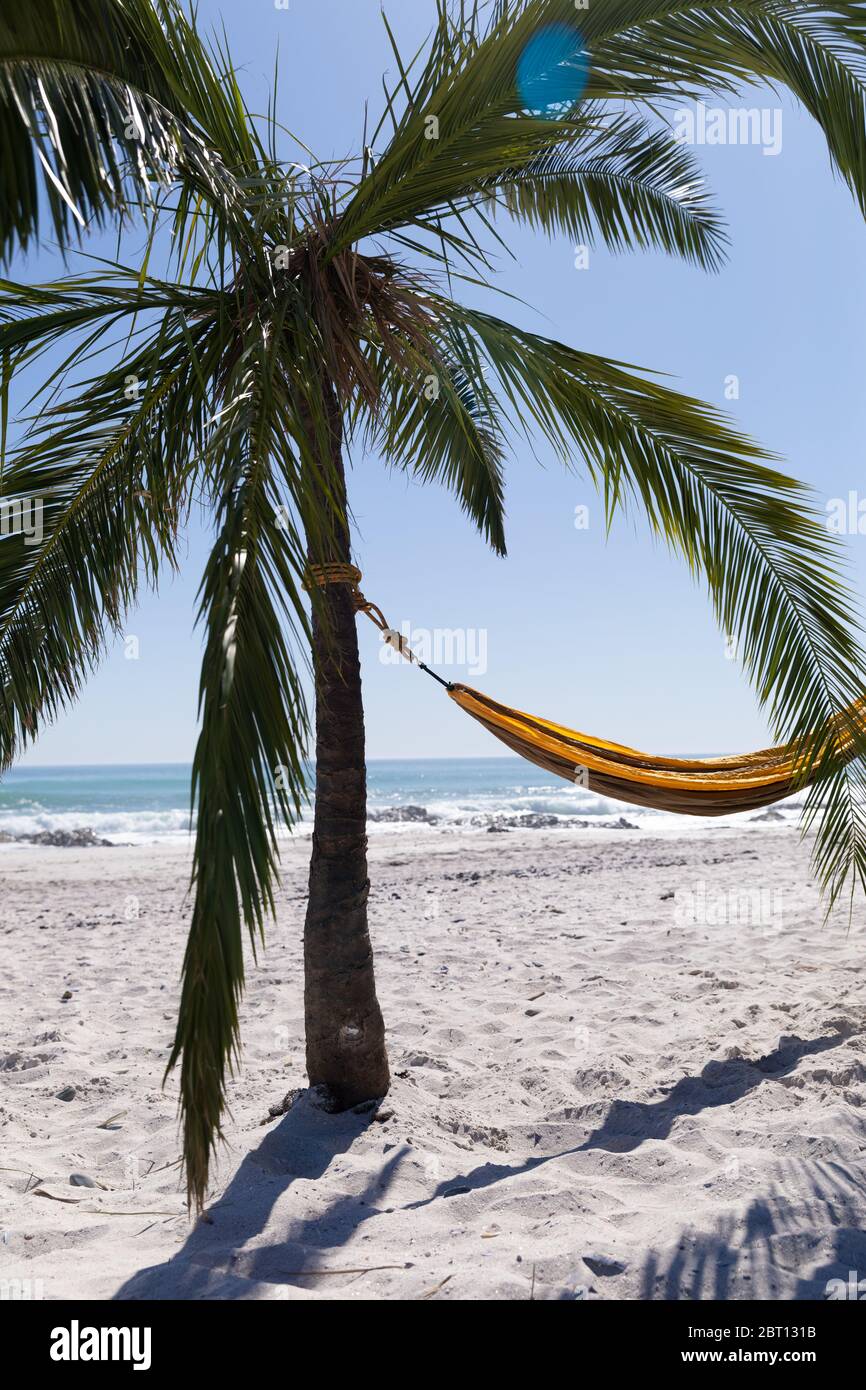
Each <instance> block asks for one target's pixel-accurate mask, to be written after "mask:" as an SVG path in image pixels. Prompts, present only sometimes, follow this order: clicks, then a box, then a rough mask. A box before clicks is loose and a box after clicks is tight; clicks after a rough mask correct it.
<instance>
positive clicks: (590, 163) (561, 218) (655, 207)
mask: <svg viewBox="0 0 866 1390" xmlns="http://www.w3.org/2000/svg"><path fill="white" fill-rule="evenodd" d="M490 187H491V201H492V203H493V206H494V208H498V207H502V208H504V210H505V211H506V212H507V213H509V214H510V215H511V216H512V217H513V218H514V219H515V220H517V221H520V222H525V223H526V224H528V225H529V226H530V227H533V228H538V229H540V230H541V231H543V232H546V233H547V234H548V235H549V236H553V235H555V234H556V233H558V232H564V233H565V234H566V236H568V237H570V238H572V239H573V240H574V241H575V242H579V243H581V244H586V245H588V246H592V245H594V244H595V241H596V239H597V238H600V239H601V240H602V241H603V243H604V244H605V246H607V247H608V249H609V250H611V251H633V250H637V249H640V250H644V249H646V248H648V247H656V248H658V249H660V250H662V251H665V252H667V253H668V254H669V255H676V256H680V257H681V258H682V259H684V260H687V261H692V262H694V263H695V264H696V265H699V266H702V267H703V268H704V269H705V270H716V269H718V267H719V265H720V264H721V262H722V260H723V258H724V254H725V250H726V247H727V240H728V238H727V236H726V234H725V231H724V227H723V223H722V220H721V218H720V216H719V213H718V212H717V210H716V209H715V208H714V206H713V204H712V201H711V199H710V196H709V193H708V190H707V186H706V182H705V180H704V177H703V175H702V173H701V170H700V167H699V166H698V164H697V163H696V161H695V160H694V158H693V156H692V154H691V152H690V151H689V150H687V149H686V148H685V146H683V145H678V144H677V143H675V141H674V140H673V139H672V137H671V135H670V133H669V132H667V131H664V130H662V129H654V128H653V127H652V126H650V125H649V123H648V122H647V121H645V120H643V119H641V118H640V117H634V116H629V115H622V114H621V115H609V116H605V115H604V114H603V113H602V112H601V111H600V110H599V113H598V115H597V117H590V118H588V119H587V129H586V130H585V131H583V132H582V133H581V134H580V136H579V137H577V138H575V139H574V140H572V141H571V142H568V143H564V144H560V145H559V146H558V147H557V148H556V149H555V150H552V151H551V152H550V153H549V154H545V155H542V156H541V157H539V158H538V159H535V160H532V161H531V163H529V164H527V165H524V166H523V167H522V168H519V169H516V170H515V171H514V173H513V176H510V175H509V172H508V171H507V170H504V171H501V172H498V173H497V174H496V175H495V176H494V177H493V178H492V179H491V181H490Z"/></svg>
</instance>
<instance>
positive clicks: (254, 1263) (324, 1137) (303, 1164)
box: [115, 1033, 866, 1299]
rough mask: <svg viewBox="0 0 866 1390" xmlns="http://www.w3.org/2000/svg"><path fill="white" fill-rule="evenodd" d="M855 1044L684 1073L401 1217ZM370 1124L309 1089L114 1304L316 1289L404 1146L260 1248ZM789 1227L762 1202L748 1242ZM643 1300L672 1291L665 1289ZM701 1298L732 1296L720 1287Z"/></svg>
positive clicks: (815, 1043) (649, 1128) (789, 1045)
mask: <svg viewBox="0 0 866 1390" xmlns="http://www.w3.org/2000/svg"><path fill="white" fill-rule="evenodd" d="M846 1038H847V1034H843V1033H834V1034H831V1035H828V1036H825V1037H821V1038H815V1039H812V1040H810V1041H805V1040H803V1039H801V1038H797V1037H787V1038H783V1039H782V1040H781V1042H780V1044H779V1047H778V1048H777V1049H776V1050H775V1051H774V1052H771V1053H769V1054H767V1055H766V1056H764V1057H759V1058H757V1059H756V1060H754V1061H751V1060H749V1059H747V1058H735V1059H731V1060H728V1061H724V1062H717V1061H711V1062H709V1063H708V1064H707V1065H706V1066H705V1067H704V1068H703V1069H702V1071H701V1073H700V1075H699V1076H686V1077H683V1078H682V1079H681V1080H680V1081H678V1082H677V1083H676V1085H675V1086H673V1087H672V1089H671V1090H670V1092H669V1093H668V1094H667V1095H666V1096H665V1097H664V1099H663V1100H661V1101H658V1102H654V1103H649V1104H648V1103H643V1102H638V1101H619V1100H616V1101H614V1102H613V1103H612V1105H611V1107H610V1109H609V1111H608V1114H607V1116H606V1117H605V1120H604V1123H603V1124H602V1125H601V1126H600V1127H599V1128H597V1129H595V1130H593V1131H592V1132H591V1133H590V1134H589V1135H588V1136H587V1137H586V1138H585V1139H584V1140H583V1142H582V1143H580V1144H576V1145H573V1146H572V1147H570V1148H567V1149H558V1150H557V1151H556V1152H553V1153H540V1154H538V1155H537V1156H530V1157H529V1158H527V1159H524V1160H522V1161H520V1162H517V1163H513V1164H500V1163H484V1164H481V1165H479V1166H478V1167H476V1168H473V1169H471V1170H470V1171H469V1172H468V1173H466V1174H465V1175H456V1176H452V1177H451V1178H449V1179H447V1180H445V1181H443V1182H441V1183H439V1184H438V1185H437V1187H436V1189H435V1190H434V1191H433V1192H432V1193H431V1195H430V1196H428V1197H425V1198H423V1199H421V1200H419V1201H415V1202H409V1203H406V1204H405V1205H404V1206H403V1208H402V1210H404V1211H415V1210H418V1209H420V1208H423V1207H426V1206H429V1205H430V1204H431V1203H432V1202H435V1201H438V1200H439V1199H441V1198H443V1197H449V1196H451V1195H453V1194H454V1193H455V1191H464V1192H474V1191H481V1190H484V1189H486V1188H489V1187H492V1186H493V1185H494V1184H496V1183H500V1182H504V1181H506V1180H507V1179H509V1178H514V1177H519V1176H521V1175H523V1174H526V1173H530V1172H533V1171H534V1170H535V1169H537V1168H541V1167H542V1166H543V1165H544V1164H546V1163H550V1162H553V1161H554V1160H557V1159H562V1158H568V1157H571V1156H574V1155H577V1154H580V1153H584V1152H587V1151H591V1150H594V1149H604V1150H608V1151H611V1152H620V1153H623V1152H628V1151H631V1150H634V1149H637V1148H638V1147H639V1146H640V1145H641V1144H643V1143H646V1142H647V1141H648V1140H654V1139H663V1138H666V1137H667V1136H668V1135H669V1134H670V1132H671V1129H672V1128H673V1125H674V1123H675V1122H676V1120H677V1119H678V1118H679V1117H680V1116H683V1115H697V1114H699V1113H700V1112H701V1111H703V1110H706V1109H710V1108H713V1107H715V1106H719V1105H732V1104H733V1103H734V1102H735V1101H737V1100H739V1099H740V1098H741V1097H742V1096H745V1095H747V1094H748V1093H749V1092H750V1091H753V1090H754V1089H755V1088H756V1087H758V1086H761V1085H763V1084H765V1083H766V1082H770V1081H776V1080H779V1079H780V1078H781V1077H783V1076H785V1075H787V1074H788V1073H790V1072H791V1071H792V1070H793V1069H794V1067H796V1065H797V1063H798V1062H799V1061H800V1059H801V1058H802V1057H805V1056H810V1055H815V1054H816V1053H820V1052H824V1051H826V1050H827V1049H828V1048H833V1047H838V1046H840V1045H841V1044H842V1043H843V1042H845V1041H846ZM566 1118H574V1119H577V1118H579V1115H578V1113H577V1112H574V1111H572V1112H570V1113H569V1115H568V1116H567V1117H566ZM371 1120H372V1112H370V1113H367V1114H364V1115H356V1114H354V1113H353V1112H351V1111H347V1112H344V1113H343V1114H339V1115H331V1114H328V1113H326V1112H325V1111H323V1110H321V1109H320V1108H318V1107H317V1106H316V1105H315V1104H314V1103H313V1101H312V1099H311V1095H310V1093H309V1092H305V1093H303V1094H302V1095H301V1097H300V1098H299V1099H298V1101H297V1102H296V1103H295V1105H294V1106H293V1107H292V1109H291V1110H290V1111H289V1112H288V1114H287V1115H285V1117H284V1118H283V1119H282V1120H281V1121H280V1123H279V1124H277V1125H275V1126H274V1127H273V1128H271V1129H269V1131H268V1133H267V1134H266V1135H265V1138H264V1139H263V1141H262V1143H261V1144H259V1146H258V1147H257V1148H256V1149H254V1150H253V1151H252V1152H251V1153H249V1154H247V1155H246V1157H245V1158H244V1160H243V1161H242V1163H241V1165H240V1167H239V1168H238V1170H237V1172H236V1173H235V1175H234V1177H233V1178H232V1180H231V1182H230V1183H229V1185H228V1187H227V1188H226V1190H225V1192H224V1193H223V1195H222V1196H221V1197H220V1198H219V1199H218V1201H216V1202H215V1203H214V1204H213V1205H212V1206H211V1207H209V1208H208V1217H209V1218H210V1220H209V1221H200V1222H198V1223H197V1225H196V1226H195V1227H194V1228H193V1230H192V1231H191V1233H190V1235H189V1237H188V1239H187V1240H186V1242H185V1243H184V1245H183V1247H182V1248H181V1250H179V1251H178V1253H177V1254H176V1255H174V1256H173V1257H172V1258H171V1259H170V1260H169V1261H167V1262H166V1263H164V1264H161V1265H156V1266H153V1267H151V1268H148V1269H143V1270H141V1271H139V1272H138V1273H137V1274H135V1275H133V1277H132V1278H131V1279H129V1280H127V1282H126V1283H125V1284H124V1285H123V1286H122V1287H121V1288H120V1289H119V1290H118V1292H117V1293H116V1294H115V1298H116V1299H209V1298H220V1299H237V1298H244V1297H249V1296H250V1293H251V1291H252V1285H253V1283H254V1282H258V1283H259V1284H268V1285H274V1286H280V1285H282V1286H288V1285H293V1286H295V1287H300V1288H311V1287H314V1285H313V1281H312V1278H311V1276H312V1275H313V1274H315V1273H316V1272H317V1271H321V1270H322V1269H324V1267H325V1266H324V1265H323V1263H322V1258H323V1255H324V1254H325V1252H333V1251H334V1249H337V1248H339V1247H340V1246H343V1245H346V1244H347V1243H348V1242H349V1241H350V1240H351V1239H352V1237H353V1235H354V1234H355V1233H356V1232H357V1230H358V1228H359V1227H360V1226H361V1225H362V1224H363V1223H364V1222H365V1221H367V1220H369V1219H370V1218H371V1217H375V1216H378V1215H379V1214H380V1213H381V1211H382V1208H381V1207H380V1206H379V1205H378V1203H377V1198H379V1197H381V1195H382V1193H383V1192H384V1191H386V1190H387V1188H388V1186H389V1185H390V1183H391V1182H392V1181H393V1179H394V1177H395V1176H396V1174H397V1171H398V1169H399V1165H400V1163H401V1162H402V1161H403V1159H404V1158H405V1157H406V1156H407V1150H406V1149H398V1150H395V1152H394V1153H393V1154H392V1155H391V1156H390V1157H389V1158H388V1159H387V1161H386V1162H385V1163H383V1165H382V1166H381V1168H380V1169H378V1170H377V1172H376V1173H374V1174H373V1175H372V1176H371V1177H370V1179H369V1181H368V1182H367V1184H366V1185H365V1187H364V1188H363V1189H362V1190H361V1191H360V1193H358V1194H357V1195H355V1194H354V1193H352V1194H349V1195H343V1196H340V1197H339V1198H338V1199H337V1200H336V1201H334V1202H332V1203H331V1205H330V1206H329V1207H328V1208H327V1210H325V1211H324V1212H323V1211H322V1209H321V1207H320V1206H319V1207H317V1208H316V1211H315V1214H313V1215H311V1216H308V1217H299V1218H298V1219H297V1220H295V1221H293V1222H291V1223H290V1225H289V1228H288V1229H287V1231H286V1232H285V1233H282V1232H281V1233H280V1234H279V1236H275V1235H274V1234H273V1233H271V1234H270V1236H269V1238H265V1239H263V1240H262V1241H261V1243H259V1244H257V1243H256V1241H257V1238H258V1237H260V1236H263V1235H264V1233H265V1231H266V1228H267V1226H268V1222H269V1220H270V1218H271V1215H272V1212H273V1210H274V1207H275V1205H276V1203H277V1201H278V1200H279V1199H280V1197H282V1195H283V1194H284V1193H285V1192H286V1191H287V1189H289V1188H290V1187H291V1186H292V1185H293V1184H297V1183H302V1182H316V1181H317V1180H318V1179H319V1178H322V1177H323V1176H324V1175H325V1173H326V1171H327V1170H328V1168H329V1166H330V1165H331V1163H332V1162H333V1161H334V1159H335V1158H337V1157H338V1156H339V1155H340V1154H345V1153H347V1152H348V1151H349V1150H350V1149H351V1147H352V1145H353V1144H354V1143H355V1141H356V1140H357V1139H358V1138H359V1137H360V1136H361V1135H362V1134H363V1133H364V1132H365V1130H366V1129H367V1128H368V1127H369V1125H370V1123H371ZM851 1182H853V1179H851ZM816 1195H819V1194H816ZM820 1200H822V1201H824V1202H826V1203H829V1200H830V1196H829V1193H825V1194H820ZM852 1210H853V1208H852V1207H851V1206H850V1203H849V1204H848V1205H846V1204H845V1203H844V1202H843V1201H842V1196H841V1195H839V1196H838V1211H837V1216H838V1218H839V1220H840V1221H841V1220H843V1219H845V1218H846V1216H847V1214H850V1211H852ZM828 1219H829V1218H828ZM780 1220H781V1209H780V1208H779V1204H778V1203H777V1204H776V1207H775V1208H774V1207H772V1205H771V1199H767V1200H766V1201H765V1202H763V1204H762V1203H760V1202H756V1203H753V1207H752V1208H751V1209H750V1217H749V1231H750V1233H751V1234H750V1237H749V1238H750V1240H751V1241H752V1242H753V1243H755V1244H757V1242H758V1241H759V1240H760V1239H761V1237H762V1233H763V1238H764V1240H765V1243H766V1241H768V1240H769V1238H770V1236H771V1235H772V1234H774V1233H775V1226H776V1224H777V1223H778V1222H779V1221H780ZM733 1236H734V1230H733V1227H731V1229H727V1228H722V1227H720V1229H719V1230H717V1231H715V1232H714V1233H712V1235H709V1236H704V1237H701V1240H702V1242H703V1245H702V1247H701V1249H702V1254H701V1257H700V1259H699V1261H698V1263H697V1264H696V1265H695V1269H694V1271H693V1273H691V1274H690V1275H689V1276H688V1277H689V1279H691V1280H692V1284H693V1285H695V1286H697V1285H700V1286H701V1287H703V1285H704V1283H705V1281H708V1280H709V1279H710V1277H711V1276H710V1271H712V1279H713V1284H714V1287H716V1288H720V1289H723V1288H724V1287H725V1279H726V1275H725V1271H726V1269H728V1270H730V1267H731V1266H732V1265H734V1264H735V1263H736V1259H735V1248H734V1245H733ZM864 1240H866V1237H864ZM653 1260H656V1261H657V1257H656V1256H654V1255H651V1256H650V1257H649V1258H648V1261H647V1266H646V1269H645V1271H644V1278H643V1285H644V1287H645V1288H647V1289H649V1288H657V1286H658V1280H659V1279H662V1281H663V1282H664V1285H665V1287H666V1288H670V1289H673V1288H674V1287H677V1288H681V1287H682V1286H683V1279H684V1278H685V1276H684V1274H683V1272H682V1270H681V1269H680V1268H679V1265H678V1262H677V1259H676V1258H674V1259H673V1260H672V1261H671V1266H670V1268H669V1269H668V1270H667V1271H662V1270H660V1269H659V1268H657V1267H656V1265H654V1264H653V1263H652V1262H653ZM864 1263H866V1255H864ZM698 1267H699V1271H700V1273H699V1272H698ZM852 1267H856V1266H852ZM827 1277H830V1276H827ZM308 1281H309V1282H308ZM642 1296H643V1297H659V1296H662V1297H664V1296H666V1295H664V1294H662V1295H659V1294H658V1293H657V1292H656V1293H654V1294H653V1293H644V1294H643V1295H642ZM667 1296H669V1297H673V1296H677V1297H680V1296H685V1297H688V1296H689V1295H688V1294H685V1295H682V1294H677V1295H673V1294H668V1295H667ZM703 1296H704V1297H713V1296H716V1297H724V1296H725V1295H724V1293H723V1292H721V1293H718V1294H716V1295H712V1294H704V1295H703ZM803 1296H804V1297H808V1296H809V1295H808V1294H804V1295H803Z"/></svg>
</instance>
